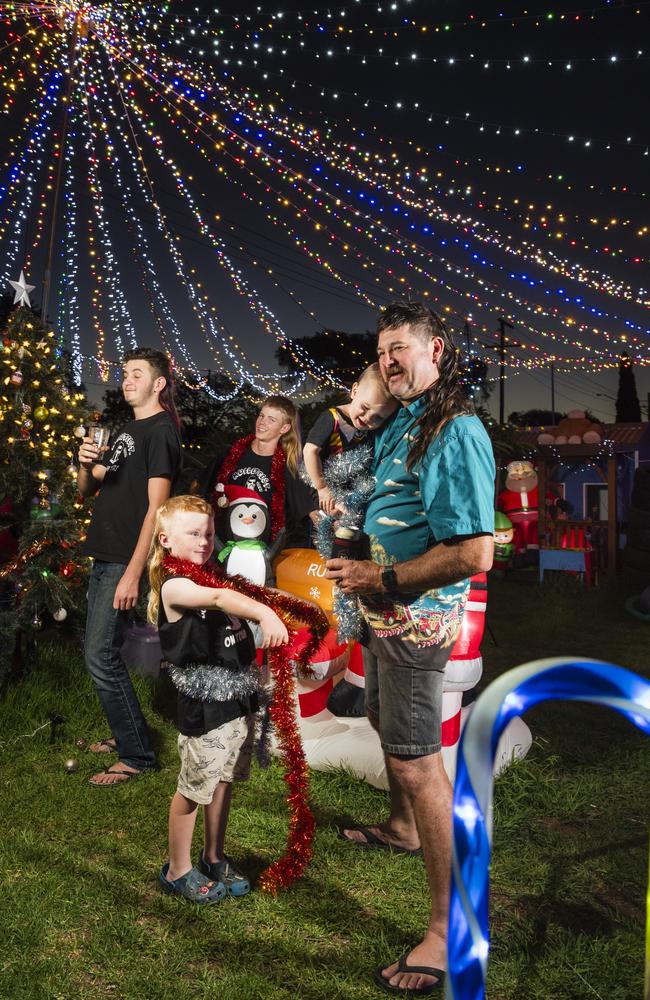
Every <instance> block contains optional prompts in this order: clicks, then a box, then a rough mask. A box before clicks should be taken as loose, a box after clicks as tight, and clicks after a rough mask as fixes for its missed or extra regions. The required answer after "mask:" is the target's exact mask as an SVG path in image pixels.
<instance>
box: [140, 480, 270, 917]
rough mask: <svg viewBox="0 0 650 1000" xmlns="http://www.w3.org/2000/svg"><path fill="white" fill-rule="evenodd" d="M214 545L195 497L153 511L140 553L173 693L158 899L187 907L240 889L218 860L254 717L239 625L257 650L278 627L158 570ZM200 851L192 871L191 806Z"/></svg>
mask: <svg viewBox="0 0 650 1000" xmlns="http://www.w3.org/2000/svg"><path fill="white" fill-rule="evenodd" d="M213 548H214V518H213V513H212V507H211V505H210V504H209V503H207V501H205V500H203V499H201V498H200V497H196V496H179V497H174V498H172V499H170V500H168V501H167V502H166V503H164V504H163V505H162V506H161V507H160V508H159V509H158V511H157V513H156V522H155V527H154V533H153V541H152V543H151V550H150V553H149V582H150V584H151V594H150V597H149V607H148V616H149V620H150V621H151V622H152V623H154V624H157V625H158V628H159V634H160V644H161V648H162V654H163V657H164V658H165V659H166V660H167V661H168V662H169V664H170V668H169V669H170V675H171V678H172V680H173V682H174V684H175V685H176V687H177V688H178V728H179V731H180V732H179V736H178V749H179V754H180V757H181V772H180V775H179V778H178V786H177V790H176V793H175V795H174V797H173V799H172V803H171V807H170V810H169V861H168V862H167V863H166V864H164V865H163V868H162V870H161V872H160V878H159V881H160V886H161V888H162V889H163V890H165V891H166V892H169V893H172V894H174V895H178V896H182V897H184V898H185V899H189V900H191V901H192V902H194V903H218V902H219V901H220V900H221V899H223V898H224V896H226V894H229V895H232V896H243V895H244V894H245V893H247V892H248V891H249V890H250V883H249V881H248V879H247V878H246V876H245V875H243V874H242V873H241V872H240V871H238V870H237V868H236V866H235V864H234V863H233V862H232V860H231V859H230V858H229V857H227V855H226V854H225V853H224V840H225V834H226V825H227V822H228V813H229V810H230V798H231V793H232V782H233V781H234V780H245V779H246V778H247V777H248V773H249V770H250V759H251V751H252V742H253V737H254V713H255V712H256V711H257V710H258V707H259V705H258V699H257V683H258V682H257V670H256V665H255V643H254V642H253V637H252V634H251V631H250V629H249V627H248V625H247V624H246V622H245V621H243V620H242V619H245V618H247V619H250V620H251V621H254V622H257V623H258V625H259V627H260V629H261V633H262V646H263V648H265V649H269V648H273V647H275V646H280V645H282V644H283V643H285V642H286V641H287V639H288V635H287V630H286V628H285V626H284V625H283V623H282V622H281V621H280V619H279V618H278V617H277V615H276V614H275V612H274V611H272V610H271V608H269V607H267V606H266V605H264V604H261V603H260V602H259V601H255V600H252V599H251V598H250V597H246V596H245V595H244V594H239V593H237V592H236V591H234V590H230V589H220V588H216V587H206V586H200V585H199V584H198V583H195V582H194V581H193V580H191V579H189V578H187V577H185V576H181V575H178V574H175V573H174V572H170V571H168V570H167V569H166V568H165V565H164V558H165V555H171V556H174V557H176V558H177V559H182V560H187V561H189V562H191V563H195V564H196V565H197V566H199V567H200V566H203V565H204V564H205V563H206V562H207V561H208V559H209V558H210V556H211V555H212V551H213ZM198 805H202V806H203V812H204V847H203V850H202V851H201V852H200V853H199V856H198V860H197V863H196V866H193V865H192V861H191V851H192V835H193V833H194V825H195V822H196V812H197V806H198Z"/></svg>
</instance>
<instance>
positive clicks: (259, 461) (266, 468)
mask: <svg viewBox="0 0 650 1000" xmlns="http://www.w3.org/2000/svg"><path fill="white" fill-rule="evenodd" d="M272 463H273V455H256V454H255V452H254V451H253V449H252V448H251V447H250V446H249V447H248V448H247V449H246V451H245V452H244V454H243V455H242V457H241V458H240V460H239V463H238V464H237V467H236V468H235V469H233V471H232V473H231V476H230V479H229V482H230V483H231V484H232V485H234V486H244V487H246V489H249V490H255V492H256V493H259V495H260V496H261V497H262V499H263V500H264V502H265V503H266V504H267V505H268V507H269V510H270V509H271V497H272V495H273V483H272V480H271V465H272ZM284 482H285V486H284V519H285V524H286V529H287V537H286V540H285V543H284V544H285V547H286V548H290V547H291V546H298V547H303V546H308V545H309V521H308V515H309V514H310V513H311V511H312V510H318V494H317V493H316V491H315V490H313V489H312V488H311V486H308V485H307V484H306V483H303V482H302V480H301V479H297V478H296V476H294V475H292V473H291V472H290V471H289V469H287V468H286V467H285V476H284Z"/></svg>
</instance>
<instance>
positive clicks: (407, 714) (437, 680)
mask: <svg viewBox="0 0 650 1000" xmlns="http://www.w3.org/2000/svg"><path fill="white" fill-rule="evenodd" d="M452 648H453V644H452V646H415V645H412V644H410V643H409V644H408V645H406V644H405V641H404V640H403V639H401V638H399V637H397V636H391V637H390V638H379V637H378V636H377V635H375V633H374V632H373V630H372V629H369V638H368V640H367V646H364V647H363V667H364V671H365V675H366V711H367V712H368V713H369V714H372V715H374V716H375V718H376V719H377V720H378V725H379V739H380V741H381V745H382V749H383V750H384V752H385V753H388V754H392V755H393V756H395V757H426V756H427V755H428V754H433V753H439V752H440V748H441V742H440V730H441V726H442V685H443V681H444V678H445V667H446V665H447V661H448V659H449V657H450V655H451V651H452Z"/></svg>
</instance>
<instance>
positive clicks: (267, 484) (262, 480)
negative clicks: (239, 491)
mask: <svg viewBox="0 0 650 1000" xmlns="http://www.w3.org/2000/svg"><path fill="white" fill-rule="evenodd" d="M230 479H231V481H232V482H233V483H234V484H235V485H236V486H245V487H246V489H247V490H254V491H255V492H256V493H259V494H261V495H262V496H264V494H265V493H270V492H271V488H272V487H271V480H270V479H269V477H268V476H267V475H266V473H265V472H262V470H261V469H258V468H256V467H255V466H250V465H248V466H244V467H243V468H241V469H235V471H234V472H233V473H232V475H231V477H230Z"/></svg>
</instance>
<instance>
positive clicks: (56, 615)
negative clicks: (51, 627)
mask: <svg viewBox="0 0 650 1000" xmlns="http://www.w3.org/2000/svg"><path fill="white" fill-rule="evenodd" d="M67 617H68V612H67V611H66V610H65V608H59V610H58V611H54V612H53V613H52V618H53V619H54V621H55V622H64V621H65V620H66V618H67Z"/></svg>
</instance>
